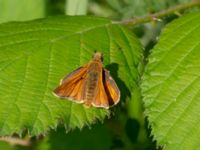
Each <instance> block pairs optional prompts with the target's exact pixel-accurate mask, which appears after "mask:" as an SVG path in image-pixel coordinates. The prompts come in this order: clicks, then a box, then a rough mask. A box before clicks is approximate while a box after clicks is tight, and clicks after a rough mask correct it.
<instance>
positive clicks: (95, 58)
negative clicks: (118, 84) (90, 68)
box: [93, 52, 103, 62]
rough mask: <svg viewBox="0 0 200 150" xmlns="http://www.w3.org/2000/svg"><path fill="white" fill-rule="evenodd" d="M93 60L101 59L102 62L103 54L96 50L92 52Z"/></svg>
mask: <svg viewBox="0 0 200 150" xmlns="http://www.w3.org/2000/svg"><path fill="white" fill-rule="evenodd" d="M93 60H94V61H101V62H102V61H103V55H102V53H100V52H96V53H95V54H94V57H93Z"/></svg>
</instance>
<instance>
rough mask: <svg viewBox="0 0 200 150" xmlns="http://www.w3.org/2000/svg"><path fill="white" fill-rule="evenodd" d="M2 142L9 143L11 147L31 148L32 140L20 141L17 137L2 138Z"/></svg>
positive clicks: (0, 138) (0, 139)
mask: <svg viewBox="0 0 200 150" xmlns="http://www.w3.org/2000/svg"><path fill="white" fill-rule="evenodd" d="M0 141H4V142H8V143H9V144H11V145H21V146H31V144H32V143H31V141H30V139H20V138H17V137H0Z"/></svg>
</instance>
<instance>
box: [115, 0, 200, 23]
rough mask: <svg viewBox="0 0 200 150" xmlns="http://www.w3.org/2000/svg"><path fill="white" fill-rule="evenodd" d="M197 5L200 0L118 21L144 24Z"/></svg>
mask: <svg viewBox="0 0 200 150" xmlns="http://www.w3.org/2000/svg"><path fill="white" fill-rule="evenodd" d="M195 6H200V0H195V1H192V2H188V3H185V4H180V5H177V6H175V7H172V8H169V9H166V10H163V11H160V12H157V13H154V14H150V15H146V16H143V17H134V18H131V19H127V20H123V21H121V22H118V23H119V24H123V25H126V26H134V25H137V24H142V23H146V22H151V21H159V20H160V19H162V18H164V17H166V16H168V15H172V14H178V12H180V11H183V10H186V9H189V8H192V7H195Z"/></svg>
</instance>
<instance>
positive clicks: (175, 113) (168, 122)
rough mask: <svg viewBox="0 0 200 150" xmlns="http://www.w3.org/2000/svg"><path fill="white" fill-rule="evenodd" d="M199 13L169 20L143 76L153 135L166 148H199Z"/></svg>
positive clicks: (147, 112)
mask: <svg viewBox="0 0 200 150" xmlns="http://www.w3.org/2000/svg"><path fill="white" fill-rule="evenodd" d="M199 20H200V13H199V12H197V13H192V14H189V15H186V16H183V17H181V18H180V19H177V20H175V21H173V22H172V23H170V24H169V25H168V26H167V27H166V28H165V30H164V31H163V33H162V34H161V37H160V40H159V42H158V44H157V45H156V46H155V48H154V49H153V50H152V54H151V55H150V58H149V62H148V64H147V67H146V71H145V74H144V78H143V83H142V89H143V96H144V99H143V101H144V104H145V108H146V114H147V116H148V120H149V122H150V125H151V127H152V134H153V136H154V139H156V140H157V142H158V144H159V145H162V146H163V147H164V148H165V149H170V150H172V149H175V150H179V149H180V150H183V149H190V150H192V149H198V148H200V143H199V138H200V128H199V127H200V109H199V108H200V78H199V77H200V59H199V58H200V51H199V50H200V41H199V37H200V25H199Z"/></svg>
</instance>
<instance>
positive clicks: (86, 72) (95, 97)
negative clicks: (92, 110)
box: [53, 52, 120, 109]
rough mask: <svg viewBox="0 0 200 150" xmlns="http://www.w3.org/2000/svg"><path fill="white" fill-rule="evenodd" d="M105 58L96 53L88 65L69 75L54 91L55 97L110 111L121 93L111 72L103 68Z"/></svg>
mask: <svg viewBox="0 0 200 150" xmlns="http://www.w3.org/2000/svg"><path fill="white" fill-rule="evenodd" d="M102 61H103V57H102V54H101V53H100V52H96V53H95V55H94V57H93V59H92V60H91V61H90V62H89V63H88V64H86V65H84V66H82V67H80V68H78V69H76V70H75V71H73V72H71V73H70V74H69V75H67V76H66V77H65V78H64V79H63V80H62V81H61V83H60V86H58V87H57V88H56V89H55V90H54V91H53V93H54V95H56V96H58V97H61V98H67V99H69V100H71V101H74V102H77V103H84V104H86V105H87V106H91V105H92V106H94V107H102V108H106V109H108V108H109V107H111V106H113V105H115V104H117V103H118V102H119V99H120V91H119V89H118V87H117V85H116V83H115V81H114V80H113V79H112V77H111V76H110V73H109V71H107V70H106V69H104V68H103V64H102Z"/></svg>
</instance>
